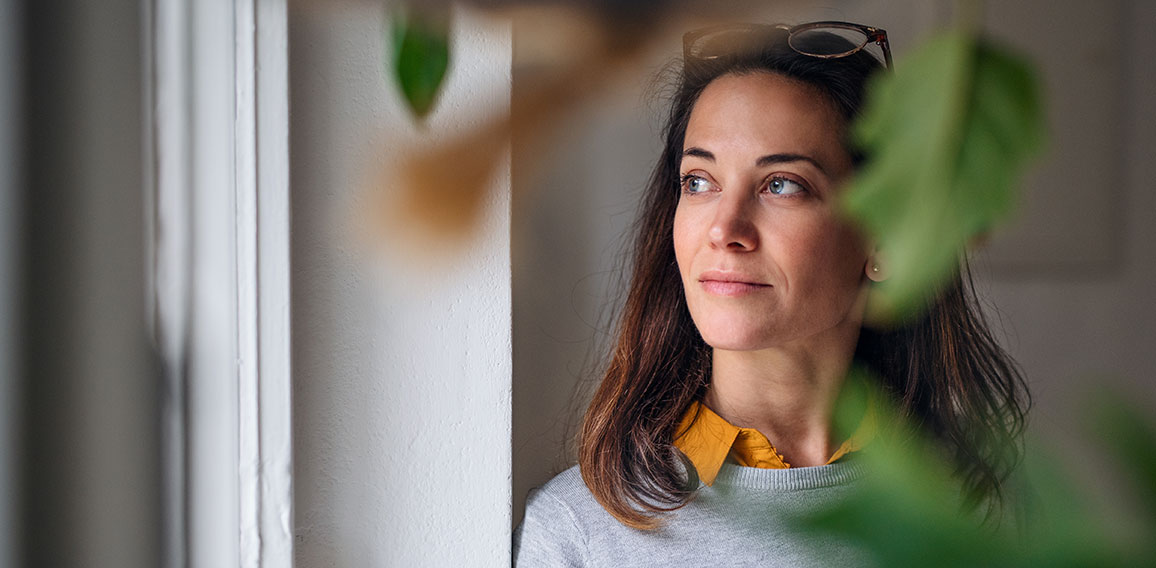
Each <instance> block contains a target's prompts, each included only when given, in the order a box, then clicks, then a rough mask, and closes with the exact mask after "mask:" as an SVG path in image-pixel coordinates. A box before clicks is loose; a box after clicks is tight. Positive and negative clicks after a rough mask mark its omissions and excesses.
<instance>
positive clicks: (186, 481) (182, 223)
mask: <svg viewBox="0 0 1156 568" xmlns="http://www.w3.org/2000/svg"><path fill="white" fill-rule="evenodd" d="M152 1H153V6H152V18H151V21H150V22H149V24H150V25H151V26H152V30H151V32H152V33H151V37H152V38H153V41H154V42H155V43H153V44H152V45H151V48H152V50H153V52H152V54H151V55H152V57H153V58H154V61H155V67H154V69H153V72H152V74H151V76H150V80H151V81H153V83H152V88H153V89H155V90H154V92H155V99H154V100H155V103H156V106H155V107H154V108H153V112H154V119H155V120H154V121H153V124H154V128H155V129H154V131H153V132H152V136H153V144H154V148H155V155H156V159H155V164H156V166H155V167H156V171H155V176H156V178H155V179H156V186H157V187H156V195H155V208H154V209H153V210H152V215H153V219H152V228H153V232H152V234H153V240H154V243H153V246H154V247H155V248H154V250H155V255H156V257H155V264H154V265H153V266H154V273H153V275H152V276H153V278H154V279H155V280H154V282H155V286H154V288H153V289H154V293H155V298H154V301H155V309H156V320H155V322H156V327H155V333H156V335H157V339H158V343H159V345H160V346H161V351H162V356H163V357H164V359H165V364H166V368H167V369H168V371H169V372H168V373H167V376H168V380H167V383H166V384H167V388H166V396H165V400H164V405H165V411H164V416H163V420H164V424H165V430H166V432H165V434H164V443H165V448H166V452H165V455H166V464H165V467H166V472H167V473H166V477H165V479H166V485H167V489H166V492H165V495H166V499H167V500H168V502H169V506H168V507H167V510H168V512H169V513H168V515H167V517H166V522H167V523H168V524H169V527H168V530H167V532H166V549H167V551H168V556H167V557H166V562H167V563H169V564H170V565H172V566H233V565H241V566H245V567H262V566H268V567H289V566H292V559H293V549H292V544H293V543H292V526H291V525H292V504H293V500H292V443H291V440H292V422H291V414H290V400H291V390H290V389H291V377H290V356H291V353H290V343H289V341H290V337H289V323H290V320H289V300H290V298H289V183H288V179H289V173H288V160H289V147H288V121H289V111H288V99H289V94H288V25H287V8H286V0H152Z"/></svg>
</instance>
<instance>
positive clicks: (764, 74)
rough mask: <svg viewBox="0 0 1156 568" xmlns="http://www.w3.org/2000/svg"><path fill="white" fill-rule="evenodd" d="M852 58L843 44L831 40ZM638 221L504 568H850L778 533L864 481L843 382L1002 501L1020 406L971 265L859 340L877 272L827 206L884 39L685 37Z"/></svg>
mask: <svg viewBox="0 0 1156 568" xmlns="http://www.w3.org/2000/svg"><path fill="white" fill-rule="evenodd" d="M856 34H858V36H857V37H858V38H859V39H858V40H851V41H849V40H848V39H846V38H847V37H856ZM685 41H686V46H685V53H684V63H683V69H682V72H681V74H680V77H679V82H678V86H677V90H676V92H675V93H674V96H673V102H672V106H671V111H670V115H669V118H668V122H667V126H666V130H665V146H664V150H663V153H662V156H661V157H660V159H659V162H658V165H657V166H656V168H655V170H654V174H653V176H652V179H651V183H650V185H649V188H648V192H647V194H646V196H645V198H644V199H645V203H644V204H643V208H642V210H641V218H640V222H639V224H638V234H637V237H636V241H635V247H634V258H633V277H632V283H631V288H630V291H629V295H628V298H627V301H626V305H625V307H624V310H623V315H622V319H621V321H620V324H619V327H618V331H617V334H618V335H617V346H616V348H615V350H614V352H613V354H612V358H611V361H610V364H609V367H608V369H607V371H606V374H605V376H604V378H603V380H602V383H601V385H600V387H599V389H598V390H597V392H596V393H595V395H594V398H593V400H592V402H591V404H590V408H589V410H588V411H587V413H586V417H585V420H584V422H583V425H582V430H581V432H580V436H579V465H578V466H576V467H575V468H571V469H570V470H567V471H566V472H563V473H562V474H560V475H558V476H557V477H555V478H554V479H553V480H552V481H551V482H550V483H548V484H547V485H546V486H545V487H543V488H542V489H541V490H540V491H538V492H537V493H535V494H534V495H533V496H532V497H531V498H530V500H529V502H528V504H527V509H526V518H525V521H524V522H523V525H522V526H521V527H519V529H518V531H517V533H516V534H515V559H516V562H517V563H518V564H520V565H531V566H536V565H549V566H585V565H592V566H595V565H596V566H635V565H637V566H662V565H760V566H765V565H783V566H801V565H814V566H835V565H860V564H862V563H863V562H864V561H866V559H865V558H863V557H862V556H860V554H859V553H858V552H857V551H855V550H853V549H851V548H848V547H846V546H845V545H843V544H842V543H840V542H836V541H833V540H832V541H827V540H821V539H820V537H816V536H813V535H807V534H804V533H802V532H801V531H799V530H798V529H797V528H796V527H795V526H793V523H792V522H791V518H792V516H794V515H797V514H800V513H805V512H807V511H810V510H815V509H817V508H821V507H823V506H826V505H829V504H832V503H835V502H837V501H838V500H840V499H841V498H843V497H844V496H845V495H847V493H848V492H849V491H852V490H853V489H854V487H855V485H856V483H857V482H858V480H859V479H860V478H861V477H862V476H863V475H864V473H865V472H864V468H863V466H862V464H861V462H859V461H857V460H855V459H854V457H853V456H854V455H855V452H857V451H858V450H859V449H860V448H861V447H862V446H863V445H865V444H866V443H867V442H868V441H869V437H870V425H871V424H870V423H871V413H870V411H868V413H867V414H866V415H865V416H864V418H863V420H862V422H861V425H860V427H859V429H858V430H857V431H856V432H855V433H854V434H853V435H851V436H850V437H848V438H846V439H840V437H839V436H838V435H837V434H836V433H835V428H834V426H833V422H834V417H833V414H834V408H835V405H836V404H835V403H836V399H837V398H838V396H839V394H840V392H842V391H843V388H844V384H845V382H846V377H847V376H848V373H849V371H850V370H851V368H852V366H853V364H854V365H859V366H862V367H865V368H866V369H868V370H869V371H870V372H871V374H872V376H874V377H877V378H878V380H879V381H881V383H882V384H880V385H878V386H879V387H880V390H882V391H883V392H884V393H886V394H888V395H890V396H892V397H894V399H895V402H896V404H897V405H898V406H899V407H900V408H901V410H902V411H903V412H905V413H906V414H907V415H908V416H909V417H911V418H913V419H914V420H915V421H917V422H918V423H920V424H921V425H922V426H923V427H924V428H925V429H926V430H927V431H928V432H929V433H930V434H931V435H932V436H934V437H935V438H936V439H937V441H938V442H939V443H940V445H941V447H942V448H944V449H945V451H946V453H947V455H948V456H949V458H950V459H951V460H952V461H953V463H954V465H955V468H956V474H957V477H958V479H959V482H960V484H961V487H962V488H963V494H964V495H965V497H966V498H967V501H968V502H970V503H972V504H973V505H976V504H980V503H988V504H998V503H999V501H1000V496H1001V488H1002V483H1003V481H1004V479H1005V478H1006V476H1007V475H1008V473H1009V472H1010V470H1011V468H1012V467H1013V465H1014V463H1015V461H1016V459H1017V458H1018V453H1017V451H1016V448H1017V444H1016V442H1017V440H1018V437H1019V435H1020V431H1021V429H1022V425H1023V419H1024V412H1025V409H1026V391H1025V388H1024V384H1023V380H1022V377H1021V376H1020V374H1019V373H1018V371H1017V370H1016V367H1015V365H1014V363H1013V362H1012V361H1011V360H1010V358H1009V357H1008V356H1007V355H1006V354H1005V353H1004V352H1003V351H1002V350H1001V349H1000V348H999V347H998V346H997V345H996V343H995V342H994V341H993V340H992V338H991V336H990V334H989V332H988V331H987V328H986V325H985V324H984V323H983V321H982V318H981V317H980V316H979V314H978V312H976V311H975V309H974V308H973V303H974V301H975V300H974V294H973V293H972V291H971V287H970V279H969V277H967V276H966V274H967V272H966V265H964V268H963V269H962V271H961V274H957V275H955V276H954V278H953V280H952V281H951V282H950V283H949V284H948V285H946V286H945V287H944V289H943V290H941V291H940V292H939V295H938V297H936V298H934V299H933V300H932V301H930V302H929V306H928V308H927V309H926V311H925V312H924V313H923V314H922V315H921V316H919V317H918V318H916V319H914V320H912V321H909V322H906V323H905V324H904V325H903V326H901V327H897V328H889V329H887V330H873V329H871V328H870V327H864V325H863V321H864V313H865V306H866V303H867V298H868V292H869V289H870V286H871V283H872V281H880V280H881V279H883V278H884V277H885V276H886V265H885V263H884V262H883V259H882V257H881V256H880V255H879V253H878V251H876V250H874V248H873V247H872V246H870V245H869V244H868V243H866V242H865V241H864V239H863V238H862V237H861V236H860V235H859V234H858V233H857V232H856V230H855V229H854V228H853V227H852V226H851V225H849V224H848V223H847V222H846V221H845V220H844V219H843V218H841V217H840V215H839V214H838V211H837V207H836V197H837V194H838V192H839V191H840V189H841V186H842V185H843V183H844V182H845V181H846V180H847V179H848V177H849V176H850V175H852V173H853V172H854V170H855V168H856V167H857V166H858V164H859V163H860V162H861V161H862V158H863V157H862V156H861V155H860V154H859V153H858V152H857V151H856V150H855V149H854V148H853V147H851V146H850V145H849V143H848V140H847V129H848V125H849V124H850V123H851V121H852V120H853V119H854V118H855V117H856V115H857V113H858V112H859V110H860V104H861V102H862V96H863V91H864V86H865V82H866V80H867V78H868V77H869V76H870V75H871V74H872V73H875V72H877V71H879V70H880V68H881V65H880V61H879V60H877V59H876V58H875V57H873V56H872V55H871V54H869V53H868V52H867V51H866V50H864V49H862V48H863V47H864V46H865V45H867V44H869V43H870V42H876V43H878V44H879V45H880V47H882V48H883V52H884V60H885V61H886V62H887V64H890V54H889V52H888V51H887V45H886V35H885V34H884V33H883V32H882V30H877V29H874V28H867V27H865V26H860V25H857V24H846V23H832V22H819V23H815V24H805V25H802V26H796V27H794V28H787V27H785V26H737V27H729V28H715V29H710V30H705V31H697V32H691V33H690V34H687V37H686V39H685Z"/></svg>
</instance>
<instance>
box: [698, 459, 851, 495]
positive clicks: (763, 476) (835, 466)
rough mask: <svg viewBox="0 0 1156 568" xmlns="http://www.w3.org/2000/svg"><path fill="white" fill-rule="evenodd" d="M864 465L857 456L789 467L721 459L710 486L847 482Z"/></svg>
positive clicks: (803, 486) (800, 486) (802, 486)
mask: <svg viewBox="0 0 1156 568" xmlns="http://www.w3.org/2000/svg"><path fill="white" fill-rule="evenodd" d="M866 473H867V466H866V464H864V463H863V460H861V459H854V458H851V459H844V460H842V461H838V462H835V463H832V464H827V465H820V466H815V467H793V468H790V469H765V468H756V467H744V466H741V465H736V464H733V463H724V464H722V467H721V468H720V469H719V472H718V476H717V477H715V480H714V486H715V487H718V486H720V485H725V486H729V487H741V488H746V489H754V490H775V491H803V490H807V489H821V488H824V487H833V486H837V485H847V484H849V483H851V482H853V481H855V480H858V479H860V478H862V477H863V476H864V475H866Z"/></svg>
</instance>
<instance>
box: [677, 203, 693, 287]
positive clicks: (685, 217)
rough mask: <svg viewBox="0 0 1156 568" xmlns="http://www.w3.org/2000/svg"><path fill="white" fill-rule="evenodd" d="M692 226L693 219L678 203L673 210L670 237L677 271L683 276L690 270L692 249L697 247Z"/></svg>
mask: <svg viewBox="0 0 1156 568" xmlns="http://www.w3.org/2000/svg"><path fill="white" fill-rule="evenodd" d="M694 227H695V224H694V221H693V219H691V218H690V215H689V214H688V212H687V210H686V208H684V207H683V206H682V205H681V204H680V205H679V207H678V209H676V210H675V212H674V230H673V231H672V233H673V234H672V235H671V238H672V239H673V241H674V259H675V261H676V262H677V263H678V271H679V273H680V274H682V275H683V276H685V275H686V273H687V271H688V270H690V263H691V260H692V259H693V258H694V251H695V250H696V249H697V248H698V245H697V238H696V236H695V235H694Z"/></svg>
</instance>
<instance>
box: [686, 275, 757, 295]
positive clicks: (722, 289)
mask: <svg viewBox="0 0 1156 568" xmlns="http://www.w3.org/2000/svg"><path fill="white" fill-rule="evenodd" d="M698 281H699V283H700V284H701V285H702V288H703V290H706V291H707V292H708V293H710V294H714V295H716V296H743V295H746V294H752V293H755V292H759V291H762V290H767V289H769V288H772V286H771V285H770V284H764V283H762V282H760V281H759V280H758V279H757V278H755V277H754V276H751V275H747V274H743V273H740V272H725V271H721V270H708V271H706V272H703V273H702V274H700V275H699V277H698Z"/></svg>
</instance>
